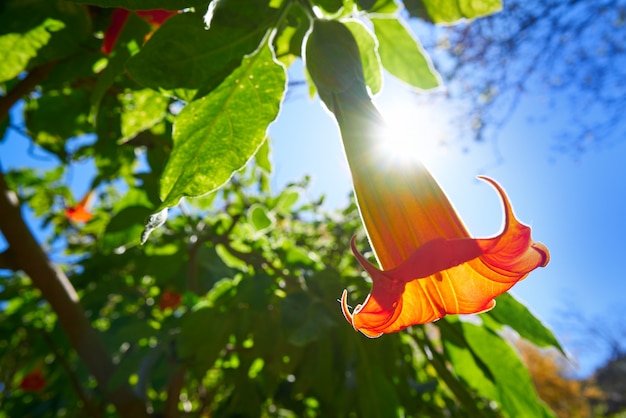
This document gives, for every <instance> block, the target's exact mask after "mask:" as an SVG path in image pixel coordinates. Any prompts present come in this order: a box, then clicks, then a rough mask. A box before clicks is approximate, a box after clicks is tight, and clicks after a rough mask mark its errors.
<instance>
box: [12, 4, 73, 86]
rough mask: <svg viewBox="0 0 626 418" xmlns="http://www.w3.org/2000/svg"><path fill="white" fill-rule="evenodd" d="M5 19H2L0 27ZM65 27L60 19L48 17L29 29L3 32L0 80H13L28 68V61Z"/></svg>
mask: <svg viewBox="0 0 626 418" xmlns="http://www.w3.org/2000/svg"><path fill="white" fill-rule="evenodd" d="M6 16H11V15H8V14H7V15H6ZM4 20H5V19H1V20H0V27H1V25H2V24H3V21H4ZM64 27H65V25H64V24H63V22H61V21H60V20H56V19H51V18H46V19H45V20H44V21H43V22H41V23H40V24H39V25H37V26H35V27H33V28H31V29H29V30H28V29H24V31H23V32H14V33H6V34H2V36H0V50H1V51H3V52H2V55H3V56H2V61H0V82H2V81H6V80H11V79H12V78H15V77H17V75H18V74H19V73H21V72H22V71H24V70H26V66H27V65H28V62H29V61H30V60H31V59H32V58H34V57H36V56H37V52H38V51H39V50H40V49H41V48H42V47H43V46H44V45H46V44H47V43H48V42H49V40H50V38H51V36H52V33H53V32H57V31H60V30H62V29H63V28H64Z"/></svg>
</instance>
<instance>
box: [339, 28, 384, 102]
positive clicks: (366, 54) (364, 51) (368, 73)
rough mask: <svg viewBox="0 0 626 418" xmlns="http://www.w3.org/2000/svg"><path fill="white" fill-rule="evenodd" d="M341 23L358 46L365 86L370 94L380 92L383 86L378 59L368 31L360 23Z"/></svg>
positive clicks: (372, 38)
mask: <svg viewBox="0 0 626 418" xmlns="http://www.w3.org/2000/svg"><path fill="white" fill-rule="evenodd" d="M343 23H344V24H345V25H346V27H347V28H348V29H350V32H352V35H353V36H354V39H355V40H356V43H357V45H358V46H359V52H360V54H361V63H362V64H363V75H364V76H365V84H367V85H368V86H369V88H370V90H371V93H372V94H376V93H378V92H379V91H380V89H381V87H382V84H383V77H382V72H381V65H380V59H379V57H378V54H377V52H376V49H377V47H376V41H375V40H374V37H373V36H372V34H371V33H370V31H369V30H367V29H366V28H365V26H363V25H362V24H361V23H360V22H357V21H347V22H343Z"/></svg>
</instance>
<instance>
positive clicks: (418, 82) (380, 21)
mask: <svg viewBox="0 0 626 418" xmlns="http://www.w3.org/2000/svg"><path fill="white" fill-rule="evenodd" d="M372 23H373V24H374V32H375V33H376V36H377V38H378V43H379V46H378V53H379V55H380V60H381V61H382V63H383V66H384V67H385V69H386V70H387V71H389V73H391V74H392V75H394V76H395V77H397V78H399V79H400V80H402V81H404V82H405V83H408V84H409V85H411V86H413V87H416V88H419V89H432V88H435V87H437V86H439V84H440V81H439V74H438V73H437V72H436V71H435V69H434V68H433V66H432V63H431V62H430V58H429V57H428V55H427V54H426V52H425V51H424V50H423V49H422V46H421V45H420V44H419V42H418V41H417V40H416V39H415V38H413V36H412V35H411V33H410V32H409V30H408V29H407V28H406V27H405V26H404V24H402V23H401V22H400V21H399V20H398V19H395V18H391V19H389V18H373V19H372Z"/></svg>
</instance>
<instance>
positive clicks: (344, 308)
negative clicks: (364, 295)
mask: <svg viewBox="0 0 626 418" xmlns="http://www.w3.org/2000/svg"><path fill="white" fill-rule="evenodd" d="M341 311H342V312H343V316H344V317H345V318H346V320H347V321H348V322H349V323H350V324H351V325H352V327H354V320H353V317H352V314H351V313H350V308H349V307H348V291H347V290H346V289H344V290H343V292H342V293H341ZM354 330H355V331H356V328H355V329H354Z"/></svg>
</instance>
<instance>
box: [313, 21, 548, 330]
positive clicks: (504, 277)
mask: <svg viewBox="0 0 626 418" xmlns="http://www.w3.org/2000/svg"><path fill="white" fill-rule="evenodd" d="M306 65H307V70H308V71H309V74H310V76H311V78H312V80H313V81H314V82H315V85H316V87H317V91H318V93H319V95H320V98H321V99H322V101H323V102H324V103H325V104H326V106H327V107H328V109H329V110H330V111H331V112H332V113H333V114H334V116H335V118H336V120H337V123H338V124H339V129H340V131H341V137H342V140H343V145H344V150H345V153H346V157H347V159H348V164H349V166H350V171H351V173H352V181H353V184H354V193H355V195H356V199H357V204H358V206H359V210H360V213H361V219H362V220H363V224H364V226H365V230H366V232H367V236H368V238H369V241H370V244H371V246H372V249H373V250H374V254H375V255H376V258H377V260H378V264H379V265H380V269H379V268H377V267H376V266H374V265H373V264H371V263H370V262H369V261H367V260H366V259H365V257H363V256H362V255H361V254H360V253H359V252H358V250H357V249H356V245H355V242H354V239H353V240H352V251H353V252H354V254H355V256H356V257H357V259H358V261H359V263H361V265H362V266H363V267H364V268H365V270H366V271H367V272H368V273H369V274H370V276H371V277H372V282H373V285H372V291H371V292H370V294H369V296H368V297H367V299H366V300H365V302H364V303H363V304H361V305H357V306H356V307H355V309H354V310H353V311H352V312H350V310H349V307H348V302H347V291H345V290H344V292H343V294H342V297H341V307H342V310H343V313H344V316H345V317H346V319H347V320H348V322H350V323H351V324H352V326H353V327H354V329H355V330H358V331H361V332H362V333H363V334H365V335H367V336H368V337H378V336H380V335H382V334H384V333H390V332H396V331H399V330H402V329H404V328H406V327H408V326H411V325H415V324H423V323H427V322H432V321H436V320H437V319H440V318H442V317H443V316H445V315H446V314H473V313H480V312H484V311H487V310H489V309H491V308H493V307H494V306H495V301H494V298H495V297H496V296H498V295H500V294H502V293H504V292H506V291H508V290H509V289H510V288H511V287H513V285H515V284H516V283H517V282H519V281H520V280H522V279H524V278H525V277H526V276H527V275H528V274H529V273H530V272H531V271H532V270H534V269H535V268H537V267H540V266H545V265H547V264H548V261H549V259H550V256H549V253H548V249H547V248H546V247H545V246H544V245H543V244H540V243H536V242H534V241H533V240H532V239H531V236H530V228H529V227H528V226H526V225H523V224H522V223H520V222H519V221H518V220H517V219H516V218H515V216H514V215H513V209H512V208H511V204H510V203H509V200H508V198H507V196H506V194H505V192H504V190H503V189H502V188H501V187H500V186H499V185H498V183H496V182H495V181H493V180H491V179H489V178H487V177H481V178H482V179H483V180H485V181H487V182H489V183H491V185H493V186H494V187H495V188H496V190H497V191H498V193H499V194H500V197H501V199H502V201H503V203H504V228H503V230H502V232H501V233H500V234H499V235H497V236H495V237H493V238H485V239H475V238H472V237H471V236H470V235H469V233H468V232H467V229H466V228H465V226H464V225H463V222H462V221H461V219H460V218H459V216H458V215H457V213H456V211H455V210H454V208H453V207H452V205H451V204H450V202H449V201H448V198H447V197H446V195H445V194H444V192H443V191H442V190H441V188H440V187H439V185H438V184H437V182H436V181H435V179H434V178H433V177H432V176H431V175H430V173H429V172H428V170H427V169H426V168H425V167H424V166H423V165H422V164H421V163H419V162H417V161H412V162H409V163H407V164H401V163H399V162H396V161H392V162H386V161H384V159H383V158H381V146H384V140H385V137H384V135H383V133H384V126H385V124H384V121H383V119H382V117H381V115H380V113H379V112H378V109H376V107H375V106H374V104H373V103H372V101H371V98H370V96H369V93H368V92H367V89H366V86H365V81H364V80H365V78H364V74H363V69H362V65H361V58H360V55H359V48H358V46H357V44H356V41H355V40H354V37H353V36H352V34H351V32H350V31H349V30H348V29H347V28H346V27H344V26H343V25H342V24H341V23H339V22H335V21H322V20H318V21H315V24H314V26H313V30H312V31H311V33H310V35H309V37H308V38H307V41H306Z"/></svg>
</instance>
